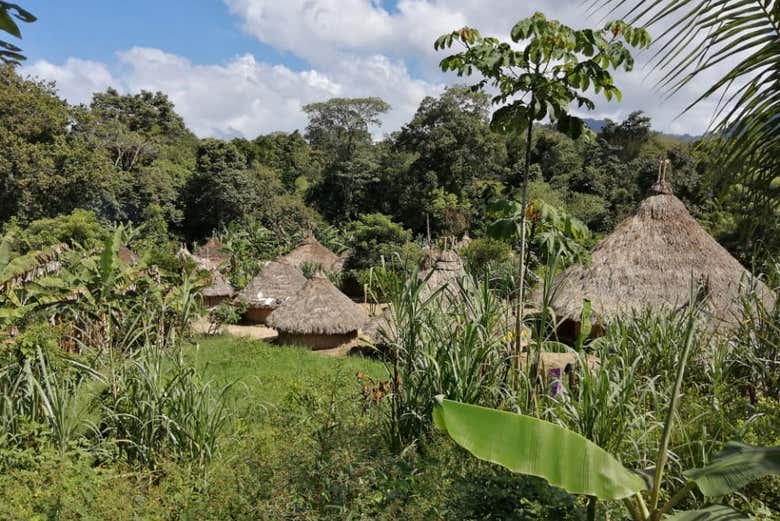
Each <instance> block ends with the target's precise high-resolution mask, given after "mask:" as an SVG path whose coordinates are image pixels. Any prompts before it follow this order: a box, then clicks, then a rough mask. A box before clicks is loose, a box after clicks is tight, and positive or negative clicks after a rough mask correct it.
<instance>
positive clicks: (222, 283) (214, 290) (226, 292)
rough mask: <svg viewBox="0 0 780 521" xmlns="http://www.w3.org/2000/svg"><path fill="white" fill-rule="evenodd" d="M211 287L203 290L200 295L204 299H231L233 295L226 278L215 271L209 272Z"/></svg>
mask: <svg viewBox="0 0 780 521" xmlns="http://www.w3.org/2000/svg"><path fill="white" fill-rule="evenodd" d="M210 273H211V285H209V286H207V287H205V288H203V289H202V290H201V294H202V295H203V296H204V297H224V298H227V297H232V296H233V295H234V294H235V292H236V291H235V289H233V286H232V285H231V284H230V282H228V280H227V278H226V277H225V276H224V275H223V274H221V273H220V272H219V271H217V270H212V271H211V272H210Z"/></svg>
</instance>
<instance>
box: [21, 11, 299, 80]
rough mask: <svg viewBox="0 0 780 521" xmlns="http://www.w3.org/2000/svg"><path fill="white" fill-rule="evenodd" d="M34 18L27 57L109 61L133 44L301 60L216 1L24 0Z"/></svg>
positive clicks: (217, 55)
mask: <svg viewBox="0 0 780 521" xmlns="http://www.w3.org/2000/svg"><path fill="white" fill-rule="evenodd" d="M23 5H24V7H25V8H26V9H27V10H29V11H30V12H32V13H33V14H35V15H36V16H37V17H38V21H37V22H35V23H34V24H30V25H26V24H25V25H23V26H22V30H23V36H24V40H23V46H24V49H25V51H26V55H27V57H28V59H29V60H31V61H35V60H39V59H45V60H48V61H53V62H63V61H65V60H66V59H67V58H69V57H73V56H77V57H79V58H83V59H87V60H95V61H100V62H104V63H110V62H112V61H114V60H115V59H116V51H118V50H121V49H127V48H130V47H133V46H140V47H152V48H158V49H164V50H166V51H168V52H172V53H174V54H179V55H183V56H187V57H188V58H189V59H190V60H192V61H193V62H194V63H200V64H206V63H215V62H216V63H218V62H222V61H225V60H228V59H230V58H232V57H234V56H236V55H240V54H245V53H251V54H254V55H255V56H256V57H257V58H258V59H261V60H267V61H273V62H277V63H283V64H285V65H287V66H288V67H291V68H295V69H299V70H300V69H302V68H304V67H305V62H303V61H302V60H299V59H297V58H296V57H295V56H293V55H292V54H291V53H282V52H278V51H276V50H275V49H274V48H273V47H272V46H270V45H267V44H264V43H263V42H260V41H259V40H257V38H255V37H253V36H251V35H250V34H248V33H247V32H246V31H243V30H242V29H241V22H242V20H241V18H240V17H239V16H236V15H233V14H231V13H230V10H229V9H228V7H227V6H226V5H225V3H223V2H221V1H220V0H190V1H187V0H157V1H152V0H125V1H122V0H79V1H67V2H66V1H53V0H45V1H44V0H28V1H27V2H25V3H24V4H23Z"/></svg>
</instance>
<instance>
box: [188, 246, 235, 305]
mask: <svg viewBox="0 0 780 521" xmlns="http://www.w3.org/2000/svg"><path fill="white" fill-rule="evenodd" d="M179 257H180V258H181V259H188V260H191V261H193V262H195V263H196V264H197V266H198V268H199V269H200V270H203V271H208V272H209V275H210V276H211V284H209V285H208V286H206V287H205V288H203V289H202V290H201V291H200V294H201V296H202V297H203V303H204V304H205V305H206V307H214V306H216V305H218V304H220V303H222V302H224V301H226V300H229V299H231V298H233V296H234V295H235V294H236V290H235V289H234V288H233V286H232V285H231V284H230V282H229V281H228V279H227V277H225V276H224V275H223V274H222V273H221V272H220V271H219V263H218V262H217V261H211V260H209V259H208V258H205V257H199V256H196V255H193V254H191V253H190V252H189V251H188V250H187V248H184V247H182V248H181V249H180V250H179Z"/></svg>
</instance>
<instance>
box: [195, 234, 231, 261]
mask: <svg viewBox="0 0 780 521" xmlns="http://www.w3.org/2000/svg"><path fill="white" fill-rule="evenodd" d="M195 256H196V257H200V258H201V259H206V260H207V261H209V262H210V263H212V264H213V265H214V266H221V265H223V264H226V263H227V262H228V261H229V260H230V254H229V253H227V252H225V245H224V244H222V243H221V242H220V241H218V240H216V239H209V240H208V241H206V243H205V244H204V245H202V246H201V247H200V248H198V249H197V250H195Z"/></svg>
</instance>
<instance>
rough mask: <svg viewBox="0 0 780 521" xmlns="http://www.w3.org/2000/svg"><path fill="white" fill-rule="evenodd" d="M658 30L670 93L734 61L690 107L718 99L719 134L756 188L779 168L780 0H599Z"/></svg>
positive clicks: (723, 149)
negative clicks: (706, 100) (707, 100)
mask: <svg viewBox="0 0 780 521" xmlns="http://www.w3.org/2000/svg"><path fill="white" fill-rule="evenodd" d="M591 7H592V9H593V10H596V11H597V10H604V9H606V10H608V11H609V12H610V13H611V14H615V13H616V14H618V15H619V16H622V17H624V18H625V19H626V20H627V21H629V22H631V23H633V24H636V25H644V26H645V27H646V28H647V29H649V30H650V31H651V32H652V31H654V30H655V31H656V34H657V36H656V37H655V41H654V43H653V47H652V49H654V50H655V51H654V53H653V54H652V57H651V59H650V64H651V66H652V67H653V69H654V70H656V71H658V72H659V73H660V74H661V76H660V79H659V81H658V86H659V88H660V89H661V91H662V92H663V93H665V94H667V95H674V94H675V93H677V92H678V91H680V89H682V88H683V87H686V86H689V85H691V84H693V83H694V82H696V81H701V77H702V74H704V73H706V72H710V71H713V70H715V68H717V67H721V66H723V65H724V64H728V65H729V70H728V72H726V73H724V74H723V75H722V76H721V77H720V78H719V79H718V80H716V81H715V82H714V83H712V84H711V85H708V86H706V87H703V88H702V89H701V93H700V94H699V95H698V97H696V98H695V99H694V100H693V101H692V102H691V103H690V104H689V105H688V106H687V107H686V108H685V109H684V112H685V111H688V110H690V109H691V108H692V107H694V106H696V105H697V104H699V103H701V102H702V101H704V100H705V99H717V103H716V110H715V113H714V114H713V116H714V117H713V122H712V124H711V126H710V128H709V131H710V132H711V133H712V134H718V135H721V136H723V137H725V138H726V139H723V140H718V150H719V153H720V154H721V158H722V160H724V161H726V162H727V163H728V165H729V170H731V171H732V172H735V173H739V174H740V176H739V177H740V181H743V182H745V181H747V182H749V183H750V184H751V185H753V186H755V187H756V188H758V187H760V186H763V187H767V188H768V187H769V186H770V184H771V183H772V181H773V180H774V179H775V178H776V177H777V176H778V171H779V170H780V169H779V168H778V167H780V1H779V0H593V1H592V2H591Z"/></svg>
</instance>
